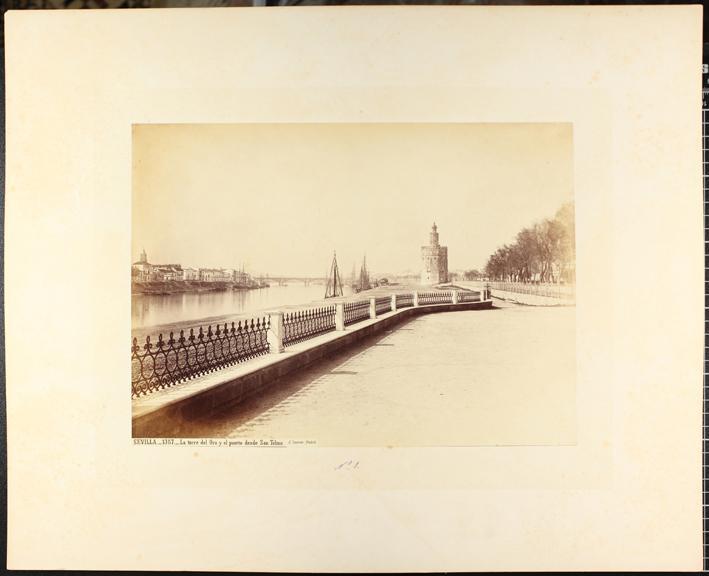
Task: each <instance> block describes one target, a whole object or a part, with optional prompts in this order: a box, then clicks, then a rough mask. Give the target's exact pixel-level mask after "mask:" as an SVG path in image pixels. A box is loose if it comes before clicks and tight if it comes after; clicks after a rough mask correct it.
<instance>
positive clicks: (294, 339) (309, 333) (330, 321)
mask: <svg viewBox="0 0 709 576" xmlns="http://www.w3.org/2000/svg"><path fill="white" fill-rule="evenodd" d="M334 329H335V306H326V307H324V308H311V309H310V310H298V311H296V312H287V313H285V314H283V345H284V346H290V345H291V344H296V343H298V342H302V341H303V340H307V339H308V338H314V337H315V336H319V335H320V334H324V333H325V332H330V331H331V330H334Z"/></svg>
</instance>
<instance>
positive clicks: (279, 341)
mask: <svg viewBox="0 0 709 576" xmlns="http://www.w3.org/2000/svg"><path fill="white" fill-rule="evenodd" d="M268 314H269V315H270V316H271V321H270V326H269V327H268V333H267V334H266V338H267V339H268V348H269V352H270V353H271V354H281V353H282V352H283V351H284V350H285V349H286V347H285V346H284V345H283V312H281V311H276V312H269V313H268Z"/></svg>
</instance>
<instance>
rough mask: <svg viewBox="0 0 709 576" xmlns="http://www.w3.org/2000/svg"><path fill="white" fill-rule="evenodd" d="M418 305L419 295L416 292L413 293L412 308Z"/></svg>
mask: <svg viewBox="0 0 709 576" xmlns="http://www.w3.org/2000/svg"><path fill="white" fill-rule="evenodd" d="M418 305H419V293H418V291H415V292H414V306H418Z"/></svg>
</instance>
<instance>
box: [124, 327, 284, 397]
mask: <svg viewBox="0 0 709 576" xmlns="http://www.w3.org/2000/svg"><path fill="white" fill-rule="evenodd" d="M269 325H270V317H268V316H266V317H263V318H256V319H253V318H252V319H250V320H245V321H243V322H241V321H240V322H239V323H238V324H236V323H234V322H232V323H231V327H229V326H228V325H227V324H224V326H220V325H217V326H216V327H215V328H214V329H213V328H212V326H208V327H207V330H206V332H205V330H204V328H203V327H202V326H200V327H199V332H198V333H197V334H195V332H194V331H195V329H194V328H190V331H189V335H185V331H184V330H180V335H179V337H177V338H175V336H174V334H173V333H172V332H170V336H169V338H168V339H167V340H165V339H163V335H162V334H159V335H158V339H157V341H155V342H154V341H152V340H151V338H150V336H147V337H146V339H145V343H143V344H138V339H137V338H133V345H132V346H131V370H132V381H131V386H132V393H131V396H132V397H137V396H142V395H145V394H148V393H150V392H154V391H155V390H160V389H162V388H167V387H169V386H172V385H173V384H176V383H178V382H184V381H186V380H190V379H191V378H195V377H197V376H202V375H203V374H208V373H209V372H214V371H215V370H219V369H220V368H225V367H227V366H231V365H233V364H236V363H238V362H244V361H245V360H249V359H250V358H255V357H256V356H260V355H261V354H266V353H267V352H268V351H269V346H268V338H267V333H268V328H269Z"/></svg>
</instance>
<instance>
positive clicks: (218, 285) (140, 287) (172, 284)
mask: <svg viewBox="0 0 709 576" xmlns="http://www.w3.org/2000/svg"><path fill="white" fill-rule="evenodd" d="M266 287H267V286H266V285H264V286H259V285H247V284H238V283H236V282H203V281H201V280H165V281H161V282H132V283H131V294H163V295H166V294H181V293H184V292H221V291H224V290H257V289H258V288H266Z"/></svg>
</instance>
